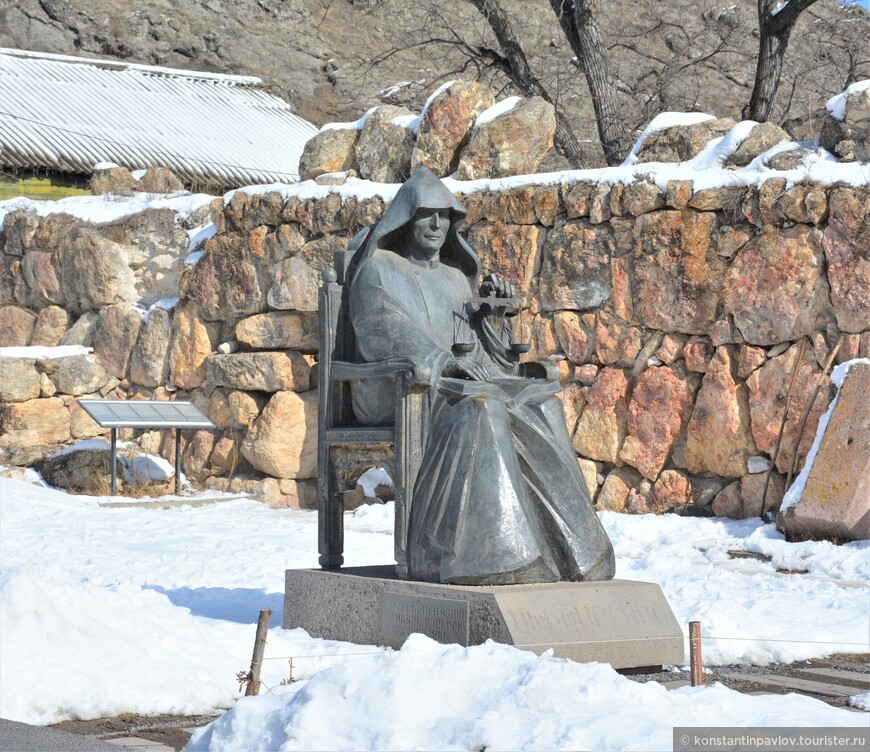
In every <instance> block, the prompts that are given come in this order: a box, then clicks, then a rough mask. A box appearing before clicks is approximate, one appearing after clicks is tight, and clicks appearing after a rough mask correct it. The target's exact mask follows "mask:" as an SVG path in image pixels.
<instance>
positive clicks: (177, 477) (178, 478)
mask: <svg viewBox="0 0 870 752" xmlns="http://www.w3.org/2000/svg"><path fill="white" fill-rule="evenodd" d="M180 493H181V427H180V426H179V427H177V428H176V429H175V495H176V496H178V495H179V494H180Z"/></svg>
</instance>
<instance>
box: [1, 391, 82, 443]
mask: <svg viewBox="0 0 870 752" xmlns="http://www.w3.org/2000/svg"><path fill="white" fill-rule="evenodd" d="M69 437H70V433H69V410H68V409H67V407H66V405H65V404H64V400H63V398H62V397H50V398H48V399H32V400H27V402H6V403H3V404H0V447H2V448H4V449H5V448H9V447H18V448H21V447H28V446H39V445H43V444H58V443H61V442H64V441H67V440H69Z"/></svg>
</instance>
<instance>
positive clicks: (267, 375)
mask: <svg viewBox="0 0 870 752" xmlns="http://www.w3.org/2000/svg"><path fill="white" fill-rule="evenodd" d="M205 367H206V374H207V375H208V380H209V383H211V384H214V385H215V386H225V387H229V388H232V389H243V390H246V391H260V392H280V391H294V392H304V391H307V390H308V388H309V381H310V372H311V367H310V366H309V365H308V363H307V362H306V361H305V358H304V357H302V355H301V354H299V353H298V352H292V351H291V352H246V353H241V352H240V353H230V354H228V355H223V354H218V355H210V356H209V357H208V358H206V361H205Z"/></svg>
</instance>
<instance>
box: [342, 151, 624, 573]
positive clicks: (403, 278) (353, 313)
mask: <svg viewBox="0 0 870 752" xmlns="http://www.w3.org/2000/svg"><path fill="white" fill-rule="evenodd" d="M465 214H466V212H465V209H464V208H463V207H462V205H461V204H460V203H459V202H458V201H457V200H456V198H455V197H454V196H453V194H452V193H451V192H450V191H449V190H448V189H447V188H446V187H445V186H444V185H443V183H442V182H441V181H440V180H439V179H438V178H437V177H435V175H434V174H433V173H431V172H430V171H429V170H426V169H425V168H424V169H421V170H419V171H417V172H416V173H415V174H414V175H413V176H412V177H411V178H410V179H409V180H408V181H407V182H406V183H405V184H404V185H403V186H402V188H401V189H400V190H399V192H398V193H397V194H396V197H395V199H394V200H393V202H392V204H391V205H390V207H389V208H388V209H387V211H386V213H385V214H384V217H383V218H382V219H381V221H380V222H378V223H377V224H375V225H373V226H372V227H371V228H369V229H368V231H364V233H362V234H361V235H360V236H358V237H357V239H356V244H357V245H359V249H360V250H359V252H358V253H357V254H356V258H355V269H353V270H352V271H351V276H350V279H349V283H350V292H349V299H350V319H351V323H352V326H353V329H354V334H355V338H356V348H357V355H358V357H359V359H360V360H361V361H366V362H372V361H380V360H385V359H389V358H397V357H401V358H407V359H409V360H410V361H412V362H413V363H414V370H415V377H414V378H415V380H416V383H417V384H418V385H423V386H425V387H426V388H427V395H428V406H427V418H426V421H425V426H426V427H427V428H426V437H425V449H424V452H423V457H422V462H421V465H420V470H419V473H418V475H417V480H416V483H415V484H414V493H413V504H412V505H411V509H410V519H409V523H408V565H409V573H410V577H411V579H417V580H425V581H430V582H442V583H452V584H471V585H502V584H515V583H531V582H553V581H558V580H582V581H589V580H609V579H611V578H612V577H613V573H614V556H613V548H612V546H611V544H610V541H609V540H608V538H607V534H606V533H605V531H604V529H603V527H602V526H601V523H600V522H599V520H598V517H597V516H596V514H595V511H594V509H593V507H592V504H591V501H590V498H589V493H588V490H587V488H586V484H585V481H584V479H583V476H582V474H581V473H580V469H579V466H578V464H577V458H576V456H575V454H574V451H573V449H572V447H571V440H570V438H569V436H568V432H567V429H566V426H565V417H564V412H563V408H562V404H561V402H560V401H559V399H558V397H557V396H556V395H557V392H558V391H559V384H558V382H557V381H555V380H552V379H548V378H529V377H528V373H529V372H530V371H532V370H534V365H536V364H520V363H519V355H518V352H517V351H518V350H522V349H523V348H522V347H516V346H513V347H512V344H513V345H515V343H513V342H512V338H511V325H510V321H509V318H510V317H509V316H506V315H505V309H506V307H508V305H511V306H514V307H516V305H515V304H516V300H515V297H514V289H513V286H512V285H511V284H510V283H508V282H506V281H504V280H502V279H499V278H498V277H496V276H494V275H489V276H487V277H486V278H485V279H484V280H483V284H482V286H481V288H480V290H479V295H477V296H476V295H475V294H474V293H475V291H476V290H477V289H478V277H479V274H480V270H479V264H478V259H477V256H476V254H475V253H474V251H473V250H472V249H471V248H470V247H469V246H468V244H467V243H466V242H465V240H463V238H462V237H461V236H460V235H459V227H460V225H461V224H462V222H463V220H464V218H465ZM539 370H540V372H541V374H542V375H543V372H544V369H543V368H540V367H539ZM394 394H395V393H394V390H393V387H392V385H391V383H390V382H389V380H381V381H373V382H358V383H355V384H353V407H354V412H355V414H356V417H357V419H358V420H359V422H361V423H363V424H367V425H378V424H383V423H390V422H391V421H392V420H393V410H394V399H395V396H394Z"/></svg>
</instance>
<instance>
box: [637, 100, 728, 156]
mask: <svg viewBox="0 0 870 752" xmlns="http://www.w3.org/2000/svg"><path fill="white" fill-rule="evenodd" d="M715 119H716V118H715V117H714V116H713V115H707V114H706V113H703V112H660V113H659V114H658V115H656V116H655V117H654V118H653V119H652V120H650V122H649V124H648V125H647V127H646V128H644V129H643V132H642V133H641V134H640V136H638V138H637V141H635V142H634V146H633V147H632V149H631V152H630V153H629V155H628V156H627V157H626V158H625V161H624V162H623V163H622V164H623V166H628V165H633V164H635V163H636V162H637V154H638V152H639V151H640V147H641V146H642V145H643V142H644V139H646V138H647V137H648V136H650V135H651V134H653V133H656V132H657V131H663V130H665V128H672V127H673V126H675V125H695V124H696V123H703V122H704V121H706V120H715Z"/></svg>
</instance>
